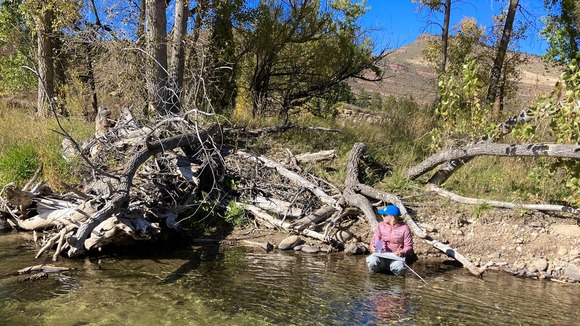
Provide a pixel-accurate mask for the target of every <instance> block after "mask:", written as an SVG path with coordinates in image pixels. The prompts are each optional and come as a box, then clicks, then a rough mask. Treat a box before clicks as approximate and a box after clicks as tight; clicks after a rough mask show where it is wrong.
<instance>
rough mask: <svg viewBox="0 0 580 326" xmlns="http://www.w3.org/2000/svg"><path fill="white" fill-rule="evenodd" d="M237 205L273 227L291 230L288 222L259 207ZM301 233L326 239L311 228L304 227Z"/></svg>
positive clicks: (317, 238)
mask: <svg viewBox="0 0 580 326" xmlns="http://www.w3.org/2000/svg"><path fill="white" fill-rule="evenodd" d="M239 205H242V207H244V208H245V209H247V210H248V211H250V212H251V213H252V214H253V215H254V216H255V217H257V218H258V219H260V220H262V221H264V222H266V223H268V224H269V225H271V226H273V227H280V228H282V229H284V230H286V231H291V225H290V223H288V222H284V221H282V220H279V219H277V218H275V217H273V216H271V215H270V214H268V213H267V212H265V211H263V210H261V209H260V208H258V207H256V206H254V205H248V204H239ZM301 234H303V235H305V236H308V237H311V238H314V239H316V240H319V241H322V242H327V241H328V240H327V239H326V238H325V237H324V235H323V234H320V233H318V232H316V231H313V230H309V229H304V230H302V231H301Z"/></svg>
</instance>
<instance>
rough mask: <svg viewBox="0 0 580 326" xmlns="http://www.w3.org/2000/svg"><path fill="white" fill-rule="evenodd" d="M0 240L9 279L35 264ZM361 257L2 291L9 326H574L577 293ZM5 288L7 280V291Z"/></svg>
mask: <svg viewBox="0 0 580 326" xmlns="http://www.w3.org/2000/svg"><path fill="white" fill-rule="evenodd" d="M13 241H16V240H15V239H10V241H9V240H8V238H6V237H5V236H3V235H0V261H1V262H2V264H0V275H5V274H8V273H10V272H13V271H15V270H18V269H20V268H23V267H26V266H30V265H33V264H35V262H33V259H32V258H31V257H33V256H34V251H33V250H32V249H29V250H16V249H12V248H13V247H14V246H11V244H12V242H13ZM364 258H365V257H363V256H346V255H343V254H330V255H326V254H321V255H308V254H303V253H295V252H283V251H273V252H270V253H266V252H265V251H261V250H260V249H254V248H231V249H227V250H223V249H221V248H219V247H218V246H203V247H197V246H196V247H194V246H190V247H187V248H185V249H177V248H169V247H157V248H156V249H151V250H149V251H147V252H141V253H139V254H131V255H128V253H127V255H116V256H103V257H99V258H90V259H84V260H67V259H62V260H61V261H59V262H58V264H57V265H59V266H67V267H72V268H76V271H75V272H72V273H66V274H61V275H54V276H52V275H51V277H50V278H49V279H47V280H43V281H39V282H27V283H8V284H7V283H1V282H0V302H2V304H0V324H1V325H92V324H99V325H129V324H131V325H134V324H139V325H160V324H181V325H252V326H257V325H389V324H397V325H441V324H444V325H445V324H447V325H457V324H461V325H519V324H521V325H574V323H575V322H576V321H577V320H580V312H579V311H578V309H577V303H578V293H579V292H578V291H579V287H578V286H577V285H576V284H556V283H554V282H546V281H533V280H527V279H518V278H515V277H513V276H509V275H506V274H500V273H493V272H489V273H486V275H485V277H484V278H483V279H478V278H475V277H473V276H471V275H470V274H469V273H468V272H465V271H464V270H463V269H461V268H460V267H458V266H456V264H454V263H450V264H447V263H444V264H442V263H440V262H429V261H421V260H420V261H419V262H417V263H415V264H414V265H413V269H414V270H415V271H417V273H419V274H420V275H421V276H422V277H424V278H425V279H426V280H427V281H428V282H429V284H428V285H425V284H424V283H423V282H422V281H421V280H419V279H418V278H417V277H415V276H414V275H412V274H408V275H407V276H406V277H395V276H388V275H384V274H369V273H368V272H367V270H366V264H365V261H364ZM4 281H6V279H3V280H2V282H4Z"/></svg>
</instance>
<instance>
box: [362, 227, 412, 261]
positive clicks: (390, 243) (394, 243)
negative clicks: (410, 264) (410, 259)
mask: <svg viewBox="0 0 580 326" xmlns="http://www.w3.org/2000/svg"><path fill="white" fill-rule="evenodd" d="M377 241H380V242H381V245H380V247H382V252H397V250H398V251H399V253H400V256H402V257H404V256H406V255H408V254H410V253H411V252H413V237H412V236H411V229H409V226H408V225H407V224H405V223H403V222H400V223H397V224H395V225H394V226H391V225H390V224H388V223H386V222H384V221H383V222H380V223H379V225H378V226H377V229H376V230H375V234H374V235H373V238H372V240H371V243H370V246H371V251H372V252H374V251H376V248H377V246H376V243H377Z"/></svg>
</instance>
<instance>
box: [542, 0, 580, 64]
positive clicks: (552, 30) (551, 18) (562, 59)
mask: <svg viewBox="0 0 580 326" xmlns="http://www.w3.org/2000/svg"><path fill="white" fill-rule="evenodd" d="M544 4H545V6H546V9H547V10H548V12H549V14H548V16H547V17H546V18H545V25H544V26H545V27H544V29H543V30H542V35H543V36H544V37H545V38H546V40H547V41H548V45H549V47H548V50H547V51H546V54H545V55H544V59H546V60H548V61H549V62H552V63H555V64H558V65H563V66H564V67H566V65H567V64H568V63H569V62H570V61H571V60H572V59H576V58H577V57H578V51H579V50H580V48H579V44H580V3H579V2H578V1H577V0H545V1H544Z"/></svg>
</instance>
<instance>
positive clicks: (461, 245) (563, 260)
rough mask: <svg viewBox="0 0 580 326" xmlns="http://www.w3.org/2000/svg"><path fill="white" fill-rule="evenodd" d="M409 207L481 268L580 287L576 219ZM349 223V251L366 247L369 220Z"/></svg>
mask: <svg viewBox="0 0 580 326" xmlns="http://www.w3.org/2000/svg"><path fill="white" fill-rule="evenodd" d="M407 208H408V209H409V210H410V211H411V212H412V214H413V219H414V220H415V221H416V222H417V223H419V225H421V226H422V227H423V228H424V229H425V230H427V231H428V232H429V234H430V235H431V236H432V237H433V238H435V239H437V240H439V241H441V242H443V243H446V244H449V245H450V246H451V247H453V248H455V249H456V250H457V251H458V252H459V253H461V254H462V255H464V256H465V257H467V258H468V259H469V260H470V261H472V262H473V263H474V264H475V265H476V266H478V267H484V266H485V267H486V269H487V270H498V271H501V272H507V273H511V274H513V275H516V276H519V277H527V278H535V279H546V280H554V281H562V282H580V226H578V222H577V220H576V219H574V218H572V217H566V216H557V215H554V214H546V213H542V212H530V211H516V210H506V209H492V208H487V209H481V208H475V207H473V206H466V205H461V204H458V203H454V202H450V201H446V200H441V199H438V198H429V199H426V200H424V201H422V202H415V203H410V204H408V207H407ZM349 223H351V225H350V226H349V231H350V232H351V233H353V234H357V235H359V236H360V238H353V239H350V240H349V241H348V242H347V247H348V246H349V245H350V246H354V245H356V244H358V245H359V246H361V245H365V246H366V245H367V242H368V239H370V237H371V231H370V228H369V226H368V223H367V222H366V221H365V220H364V218H358V219H355V220H354V221H349ZM289 236H290V235H289V234H288V233H287V232H285V231H277V230H271V229H256V228H255V227H254V228H238V229H235V230H234V231H233V232H231V233H230V234H228V235H227V236H226V237H225V240H223V241H222V244H223V245H225V246H234V245H255V246H259V245H260V244H263V245H265V244H266V243H271V244H272V245H274V247H275V248H276V249H275V250H279V248H278V246H279V245H280V244H281V243H282V241H283V240H284V239H288V237H289ZM300 238H301V239H302V240H303V241H304V243H303V244H302V245H301V246H299V247H298V248H297V249H299V250H301V249H303V248H306V249H307V250H305V251H308V252H309V253H316V252H328V250H329V248H330V246H328V245H326V246H325V245H323V244H321V243H319V242H318V241H316V240H313V239H309V238H307V237H304V236H301V237H300ZM294 239H295V238H294ZM290 242H292V241H290ZM298 243H301V242H300V241H299V242H298ZM283 246H287V245H286V244H283ZM291 247H292V246H291ZM317 249H318V250H317ZM415 251H416V253H417V255H418V257H419V259H429V260H431V259H436V260H437V259H439V260H449V259H451V258H449V257H447V256H446V255H445V254H443V253H442V252H440V251H439V250H437V249H435V248H433V247H432V246H431V245H429V244H428V243H426V242H425V241H423V240H421V239H419V238H417V237H415ZM361 254H362V253H361ZM484 275H485V274H484Z"/></svg>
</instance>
